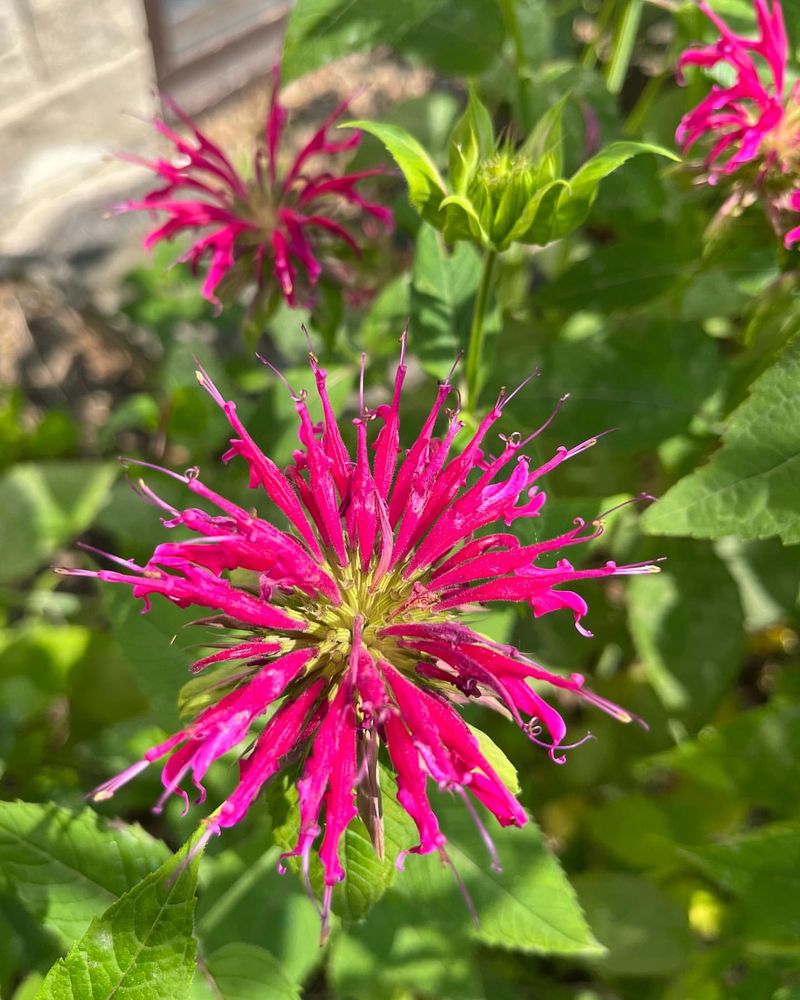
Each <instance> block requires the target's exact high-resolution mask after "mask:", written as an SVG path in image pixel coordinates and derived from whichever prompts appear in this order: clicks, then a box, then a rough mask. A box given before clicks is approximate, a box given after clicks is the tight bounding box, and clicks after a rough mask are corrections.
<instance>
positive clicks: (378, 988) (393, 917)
mask: <svg viewBox="0 0 800 1000" xmlns="http://www.w3.org/2000/svg"><path fill="white" fill-rule="evenodd" d="M475 952H476V949H475V948H474V946H473V945H472V944H471V942H470V941H468V940H467V939H465V938H464V937H463V936H461V935H459V934H454V933H453V932H452V931H451V930H449V929H446V928H443V927H433V926H431V925H430V922H429V921H428V920H423V919H420V913H419V910H418V908H417V907H416V906H414V905H413V903H410V902H407V901H405V900H402V899H400V898H399V897H397V896H393V895H392V894H389V895H388V896H387V897H386V899H385V900H384V901H383V902H382V903H381V905H380V906H379V907H377V908H376V909H375V910H373V912H372V913H371V914H370V917H369V920H365V921H364V922H363V923H361V924H358V925H356V926H353V927H348V928H347V932H346V933H340V934H338V935H337V936H336V937H335V939H334V940H333V941H332V949H331V957H330V962H329V965H328V975H329V977H330V983H331V985H332V986H333V988H334V990H335V991H336V992H335V995H336V996H342V997H347V998H348V1000H350V998H353V1000H375V998H376V997H406V996H408V997H411V996H413V997H417V996H419V997H436V998H442V1000H444V998H456V997H457V998H458V1000H486V993H485V992H484V990H483V987H482V982H481V980H482V976H481V968H480V965H479V963H478V961H476V959H477V957H478V956H477V955H476V954H475Z"/></svg>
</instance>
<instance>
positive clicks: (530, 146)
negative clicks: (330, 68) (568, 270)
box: [346, 91, 677, 253]
mask: <svg viewBox="0 0 800 1000" xmlns="http://www.w3.org/2000/svg"><path fill="white" fill-rule="evenodd" d="M565 104H566V98H564V99H562V100H561V101H559V102H558V103H557V104H556V105H554V106H553V107H552V108H550V110H549V111H547V113H546V114H545V115H544V116H543V117H542V119H541V120H540V121H539V122H538V123H537V124H536V125H535V126H534V128H533V130H532V132H531V134H530V135H529V136H528V137H527V138H526V139H525V141H524V142H523V143H522V144H521V145H520V146H519V147H518V148H517V147H515V146H514V145H513V144H512V143H511V142H510V141H509V140H508V139H505V140H504V139H498V137H497V136H496V135H495V132H494V127H493V124H492V119H491V116H490V114H489V112H488V110H487V108H486V107H485V105H484V104H483V103H482V102H481V101H480V100H479V99H478V97H477V96H476V94H475V93H474V91H471V92H470V95H469V101H468V104H467V108H466V110H465V112H464V114H463V115H462V117H461V118H460V119H459V120H458V121H457V122H456V125H455V127H454V128H453V132H452V134H451V136H450V141H449V144H448V165H449V177H448V178H447V181H445V180H444V179H443V177H442V176H441V174H440V173H439V171H438V169H437V167H436V165H435V164H434V162H433V158H432V157H431V156H430V155H429V154H428V152H427V151H426V150H425V149H424V148H423V147H422V146H421V145H420V143H419V142H417V140H416V139H415V138H414V137H413V136H412V135H409V133H408V132H406V131H405V130H404V129H401V128H400V127H399V126H397V125H389V124H383V123H379V122H368V121H355V122H347V123H346V124H347V125H349V126H351V127H354V128H360V129H363V130H364V131H365V132H370V133H371V134H372V135H375V136H376V137H377V138H378V139H380V140H381V142H383V144H384V145H385V146H386V149H387V150H388V151H389V153H391V155H392V156H393V157H394V159H395V162H396V163H397V165H398V166H399V167H400V169H401V170H402V172H403V174H404V176H405V179H406V181H407V183H408V189H409V199H410V201H411V204H412V205H413V207H414V208H415V209H416V210H417V211H418V212H419V214H420V215H421V216H422V218H423V219H424V220H425V222H427V223H429V224H430V225H432V226H434V227H435V228H436V229H438V230H439V231H440V232H441V233H442V234H443V236H444V238H445V240H447V242H448V243H456V242H458V241H459V240H466V241H469V242H471V243H475V244H477V245H478V246H479V247H480V248H481V249H482V250H485V251H489V252H493V253H497V252H500V251H503V250H506V249H508V247H510V246H511V244H512V243H524V244H529V245H537V246H544V245H545V244H547V243H551V242H552V241H553V240H557V239H561V238H562V237H564V236H567V235H568V234H569V233H571V232H573V231H574V230H575V229H577V228H578V226H580V225H581V224H582V223H583V222H584V221H585V219H586V217H587V216H588V214H589V211H590V210H591V207H592V204H593V203H594V200H595V198H596V197H597V192H598V189H599V186H600V182H601V181H602V180H603V178H604V177H607V176H608V175H609V174H610V173H612V172H613V171H615V170H616V169H617V168H618V167H620V166H621V165H622V164H623V163H625V161H626V160H629V159H630V158H631V157H632V156H637V155H638V154H640V153H656V154H659V155H662V156H667V157H669V158H670V159H673V160H674V159H677V157H676V156H675V155H674V154H673V153H672V152H670V151H669V150H666V149H663V148H661V147H660V146H652V145H649V144H647V143H641V142H614V143H611V145H609V146H606V147H605V148H603V149H601V150H600V151H599V152H597V153H596V154H595V155H594V156H592V157H591V158H590V159H589V160H587V161H586V162H585V163H584V164H583V166H581V167H580V168H579V169H578V170H577V171H576V172H575V173H574V174H573V175H572V176H571V177H569V178H565V177H563V176H562V170H563V151H562V147H563V136H562V130H561V117H562V114H563V111H564V107H565Z"/></svg>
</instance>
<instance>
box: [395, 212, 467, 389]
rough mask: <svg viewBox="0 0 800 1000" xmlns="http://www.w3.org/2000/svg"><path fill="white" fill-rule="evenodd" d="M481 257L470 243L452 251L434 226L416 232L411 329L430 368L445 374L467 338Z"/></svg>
mask: <svg viewBox="0 0 800 1000" xmlns="http://www.w3.org/2000/svg"><path fill="white" fill-rule="evenodd" d="M480 274H481V260H480V256H479V254H478V252H477V250H476V249H475V248H474V247H473V246H470V245H469V244H468V243H459V244H457V245H456V246H455V247H454V248H453V250H452V251H451V252H448V250H447V249H446V247H445V246H444V243H443V241H442V239H441V237H440V236H439V234H438V233H437V232H436V230H435V229H432V228H431V227H430V226H422V228H421V229H420V231H419V235H418V237H417V246H416V251H415V254H414V263H413V268H412V276H411V324H410V329H411V335H412V345H413V348H414V351H415V353H416V354H417V355H418V356H419V358H420V360H421V361H422V364H423V365H424V367H425V369H426V370H427V371H428V372H430V373H431V374H433V375H435V376H436V377H437V378H443V377H444V376H445V375H446V374H447V372H448V371H449V370H450V368H451V367H452V365H453V361H454V360H455V358H456V356H457V354H458V350H459V347H461V346H462V344H464V343H466V337H467V331H468V330H469V319H470V313H471V308H472V299H473V297H474V295H475V292H476V290H477V287H478V281H479V280H480Z"/></svg>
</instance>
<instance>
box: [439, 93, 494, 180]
mask: <svg viewBox="0 0 800 1000" xmlns="http://www.w3.org/2000/svg"><path fill="white" fill-rule="evenodd" d="M493 144H494V130H493V127H492V119H491V116H490V115H489V112H488V111H487V109H486V105H485V104H483V103H482V101H481V100H480V98H479V97H478V95H477V93H476V92H475V89H474V88H473V87H470V89H469V98H468V101H467V107H466V110H465V111H464V114H463V115H462V116H461V118H459V120H458V121H457V122H456V124H455V126H454V127H453V131H452V133H451V135H450V140H449V142H448V160H449V166H450V176H449V180H450V186H451V187H452V189H453V191H454V192H455V193H456V194H464V193H465V192H466V190H467V183H468V181H469V178H470V176H471V174H472V172H473V171H474V169H475V167H476V166H477V165H478V161H479V160H480V159H481V158H482V157H484V156H486V155H488V153H489V151H490V150H491V148H492V146H493Z"/></svg>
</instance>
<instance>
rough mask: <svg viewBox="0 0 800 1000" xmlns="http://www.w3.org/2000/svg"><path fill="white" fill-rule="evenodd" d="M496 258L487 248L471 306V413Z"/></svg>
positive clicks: (468, 368) (468, 369) (478, 382)
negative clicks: (473, 302)
mask: <svg viewBox="0 0 800 1000" xmlns="http://www.w3.org/2000/svg"><path fill="white" fill-rule="evenodd" d="M496 259H497V252H496V251H495V250H487V251H486V256H485V257H484V259H483V271H482V272H481V281H480V284H479V285H478V291H477V292H476V293H475V304H474V305H473V307H472V319H471V321H470V325H469V343H468V345H467V366H466V378H467V397H466V407H465V409H466V411H467V413H472V412H473V410H474V408H475V406H476V405H477V403H478V394H479V393H480V390H481V367H482V364H483V339H484V324H485V321H486V309H487V307H488V305H489V288H490V286H491V283H492V274H493V272H494V262H495V260H496Z"/></svg>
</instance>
